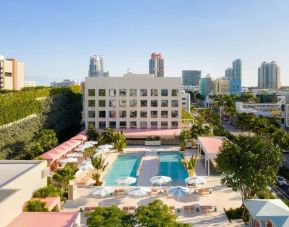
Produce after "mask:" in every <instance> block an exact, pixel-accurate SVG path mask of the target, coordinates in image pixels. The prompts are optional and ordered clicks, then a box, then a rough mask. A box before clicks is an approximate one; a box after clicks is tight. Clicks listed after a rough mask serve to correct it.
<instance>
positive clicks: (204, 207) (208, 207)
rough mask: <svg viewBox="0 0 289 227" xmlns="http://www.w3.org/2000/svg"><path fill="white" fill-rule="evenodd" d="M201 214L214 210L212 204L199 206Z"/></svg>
mask: <svg viewBox="0 0 289 227" xmlns="http://www.w3.org/2000/svg"><path fill="white" fill-rule="evenodd" d="M200 212H201V214H208V213H212V212H214V207H213V206H200Z"/></svg>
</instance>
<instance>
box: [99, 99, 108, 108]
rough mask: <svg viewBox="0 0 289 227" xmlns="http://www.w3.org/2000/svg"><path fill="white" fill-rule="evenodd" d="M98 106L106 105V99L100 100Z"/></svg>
mask: <svg viewBox="0 0 289 227" xmlns="http://www.w3.org/2000/svg"><path fill="white" fill-rule="evenodd" d="M98 106H99V107H105V106H106V105H105V100H99V101H98Z"/></svg>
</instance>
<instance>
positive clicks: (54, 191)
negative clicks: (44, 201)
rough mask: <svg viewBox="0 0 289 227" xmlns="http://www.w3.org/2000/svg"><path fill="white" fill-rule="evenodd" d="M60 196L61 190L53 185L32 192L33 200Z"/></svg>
mask: <svg viewBox="0 0 289 227" xmlns="http://www.w3.org/2000/svg"><path fill="white" fill-rule="evenodd" d="M56 196H61V190H60V189H59V188H58V187H56V186H53V185H49V186H46V187H43V188H40V189H38V190H37V191H36V192H34V194H33V197H34V198H46V197H56Z"/></svg>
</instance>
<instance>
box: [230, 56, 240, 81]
mask: <svg viewBox="0 0 289 227" xmlns="http://www.w3.org/2000/svg"><path fill="white" fill-rule="evenodd" d="M232 79H233V80H240V81H242V61H241V59H236V60H234V61H233V78H232Z"/></svg>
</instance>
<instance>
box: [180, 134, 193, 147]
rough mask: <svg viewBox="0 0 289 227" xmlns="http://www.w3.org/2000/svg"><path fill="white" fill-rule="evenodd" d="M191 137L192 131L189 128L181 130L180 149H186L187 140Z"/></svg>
mask: <svg viewBox="0 0 289 227" xmlns="http://www.w3.org/2000/svg"><path fill="white" fill-rule="evenodd" d="M190 138H191V132H190V131H188V130H183V131H181V133H180V135H179V145H180V150H181V151H184V150H185V149H186V148H187V141H188V139H190Z"/></svg>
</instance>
